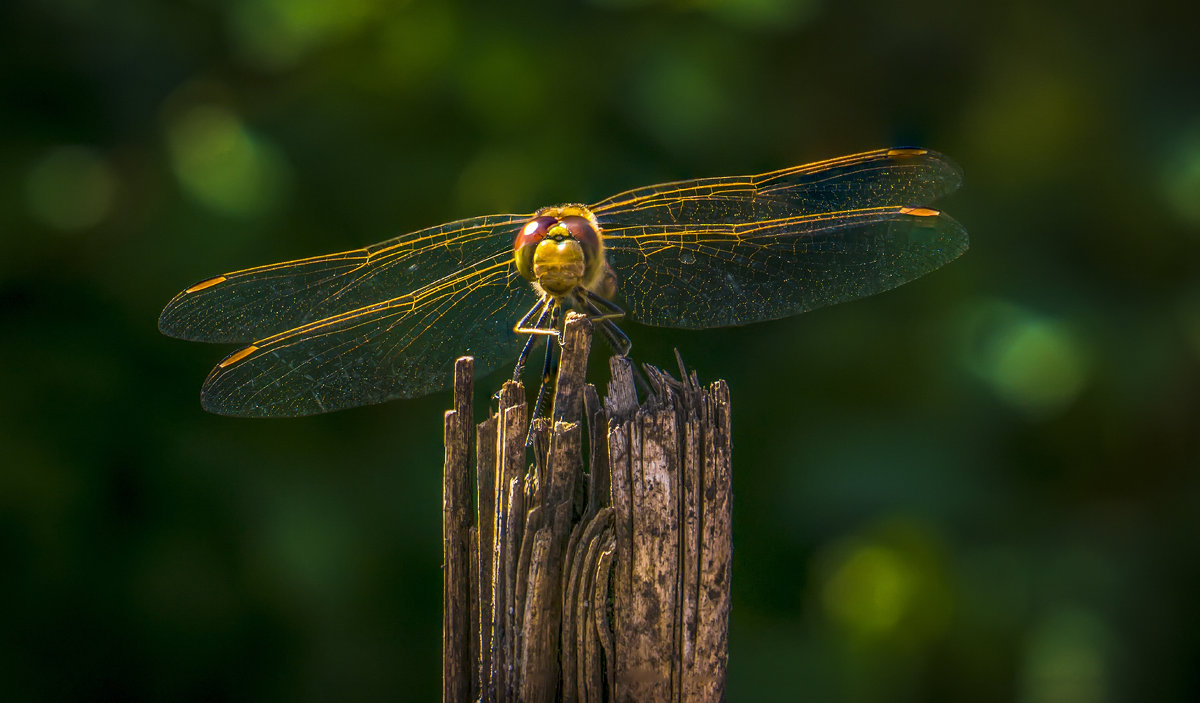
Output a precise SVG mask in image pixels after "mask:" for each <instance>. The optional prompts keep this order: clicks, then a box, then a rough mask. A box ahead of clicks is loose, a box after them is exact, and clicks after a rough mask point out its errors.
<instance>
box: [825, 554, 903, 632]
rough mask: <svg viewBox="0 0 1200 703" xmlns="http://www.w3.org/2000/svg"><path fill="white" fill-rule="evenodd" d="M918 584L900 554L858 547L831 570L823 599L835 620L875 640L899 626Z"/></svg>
mask: <svg viewBox="0 0 1200 703" xmlns="http://www.w3.org/2000/svg"><path fill="white" fill-rule="evenodd" d="M917 581H918V577H917V575H916V574H915V573H914V572H913V569H912V567H911V566H910V565H909V564H908V563H907V562H906V561H905V559H904V556H903V555H902V554H899V553H898V552H896V551H895V550H892V549H889V548H886V547H880V546H875V545H859V546H856V547H854V548H852V549H850V550H849V551H848V552H847V553H846V555H845V557H844V558H843V560H842V561H841V563H840V564H838V565H837V566H836V567H835V568H834V571H833V573H832V575H831V576H830V578H829V580H828V581H826V583H825V588H824V591H823V593H822V596H823V599H824V602H825V608H826V609H827V610H828V612H829V614H830V615H831V616H832V617H833V618H834V619H835V620H837V621H838V622H840V623H841V624H843V625H844V626H846V627H847V628H849V629H851V630H854V631H855V632H858V633H860V634H863V635H867V636H876V637H878V636H883V635H886V634H888V633H889V632H891V631H892V630H893V629H894V628H895V627H896V626H897V625H898V624H899V623H900V621H901V619H902V618H903V616H904V615H905V613H906V612H907V610H908V609H909V606H910V604H911V602H912V599H913V595H914V591H915V589H916V586H917Z"/></svg>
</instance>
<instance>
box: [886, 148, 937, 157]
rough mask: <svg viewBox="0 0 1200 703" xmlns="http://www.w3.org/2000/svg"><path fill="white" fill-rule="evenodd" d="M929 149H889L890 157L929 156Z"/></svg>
mask: <svg viewBox="0 0 1200 703" xmlns="http://www.w3.org/2000/svg"><path fill="white" fill-rule="evenodd" d="M928 153H929V150H928V149H888V151H887V155H888V156H923V155H925V154H928Z"/></svg>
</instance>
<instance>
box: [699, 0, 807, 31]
mask: <svg viewBox="0 0 1200 703" xmlns="http://www.w3.org/2000/svg"><path fill="white" fill-rule="evenodd" d="M697 4H698V5H699V6H700V7H703V8H704V9H705V10H707V11H708V12H709V13H710V14H711V15H712V16H713V17H716V18H717V19H720V20H723V21H725V22H728V23H729V24H732V25H735V26H741V27H745V28H747V29H757V30H772V31H785V30H789V29H792V28H794V27H795V26H796V25H798V24H800V23H802V22H804V21H805V20H807V19H809V18H810V17H813V16H814V15H816V13H817V11H818V9H819V8H820V3H819V1H818V0H700V1H699V2H698V3H697Z"/></svg>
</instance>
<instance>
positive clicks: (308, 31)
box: [228, 0, 378, 69]
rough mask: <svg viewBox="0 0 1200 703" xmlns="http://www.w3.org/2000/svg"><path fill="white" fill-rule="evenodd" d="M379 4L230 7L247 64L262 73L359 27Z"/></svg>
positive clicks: (287, 1) (285, 0) (371, 0)
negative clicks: (252, 65) (258, 67)
mask: <svg viewBox="0 0 1200 703" xmlns="http://www.w3.org/2000/svg"><path fill="white" fill-rule="evenodd" d="M377 4H378V3H377V2H376V1H375V0H342V1H341V2H323V1H322V0H244V1H243V2H237V3H233V4H232V5H231V6H230V10H229V12H230V14H229V17H228V20H229V24H230V31H231V33H232V34H233V37H234V39H235V41H236V42H237V44H238V45H239V47H240V48H241V50H242V53H243V55H245V56H246V58H248V59H249V60H250V61H251V62H253V63H255V64H257V65H259V66H261V67H263V68H271V69H283V68H287V67H289V66H291V65H292V64H295V63H296V62H297V61H299V60H301V59H302V58H304V56H305V55H306V54H308V53H309V52H310V51H312V50H314V49H316V48H318V47H320V46H321V45H323V44H326V43H328V42H330V41H332V40H335V39H337V38H340V37H342V36H345V35H347V34H350V33H351V32H353V31H354V30H355V29H358V28H359V27H361V26H362V25H363V24H364V23H365V22H366V21H367V20H368V19H369V18H370V17H371V16H372V15H373V14H374V13H373V11H374V10H375V9H376V8H375V5H377Z"/></svg>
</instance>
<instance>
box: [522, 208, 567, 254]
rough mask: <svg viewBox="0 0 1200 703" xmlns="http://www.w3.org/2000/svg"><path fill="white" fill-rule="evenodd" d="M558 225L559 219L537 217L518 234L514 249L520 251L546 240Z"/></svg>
mask: <svg viewBox="0 0 1200 703" xmlns="http://www.w3.org/2000/svg"><path fill="white" fill-rule="evenodd" d="M556 224H558V218H557V217H551V216H549V215H542V216H541V217H535V218H533V219H532V220H530V221H529V222H526V223H525V226H524V227H522V228H521V231H520V232H519V233H518V234H517V241H515V242H513V249H514V250H516V251H520V250H521V248H522V247H524V246H527V245H529V244H534V245H536V244H537V243H538V242H540V241H542V240H543V239H545V238H546V233H547V232H549V231H550V228H551V227H553V226H554V225H556Z"/></svg>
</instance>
